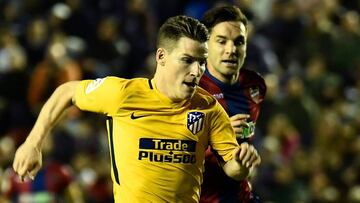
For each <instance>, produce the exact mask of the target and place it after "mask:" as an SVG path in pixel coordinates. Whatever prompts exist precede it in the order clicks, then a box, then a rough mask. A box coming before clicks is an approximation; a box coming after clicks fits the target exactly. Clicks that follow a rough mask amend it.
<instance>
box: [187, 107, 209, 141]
mask: <svg viewBox="0 0 360 203" xmlns="http://www.w3.org/2000/svg"><path fill="white" fill-rule="evenodd" d="M204 118H205V114H204V113H201V112H198V111H195V112H189V113H188V114H187V128H188V129H189V130H190V131H191V132H192V134H194V135H195V134H196V133H198V132H200V131H201V129H202V128H203V124H204Z"/></svg>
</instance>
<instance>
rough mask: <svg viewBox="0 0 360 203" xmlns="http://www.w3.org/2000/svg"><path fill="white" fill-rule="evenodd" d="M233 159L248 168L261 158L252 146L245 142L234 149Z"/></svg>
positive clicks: (257, 163) (258, 162)
mask: <svg viewBox="0 0 360 203" xmlns="http://www.w3.org/2000/svg"><path fill="white" fill-rule="evenodd" d="M234 157H235V160H236V161H237V162H238V163H239V164H240V165H242V166H245V167H246V168H247V169H248V170H250V171H251V169H252V168H253V167H255V166H257V165H259V164H260V162H261V158H260V156H259V154H258V152H257V150H256V149H255V148H254V146H252V145H250V144H248V143H247V142H244V143H241V144H240V147H239V148H238V149H237V150H235V151H234Z"/></svg>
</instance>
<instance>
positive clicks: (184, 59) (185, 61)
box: [181, 57, 194, 64]
mask: <svg viewBox="0 0 360 203" xmlns="http://www.w3.org/2000/svg"><path fill="white" fill-rule="evenodd" d="M181 61H182V62H184V63H186V64H191V63H192V62H193V61H194V60H193V59H191V58H189V57H184V58H182V59H181Z"/></svg>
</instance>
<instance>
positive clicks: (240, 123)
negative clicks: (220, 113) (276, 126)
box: [230, 114, 252, 138]
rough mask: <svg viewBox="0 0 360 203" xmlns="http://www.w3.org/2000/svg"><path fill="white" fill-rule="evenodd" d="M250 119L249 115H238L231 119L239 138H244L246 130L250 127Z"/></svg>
mask: <svg viewBox="0 0 360 203" xmlns="http://www.w3.org/2000/svg"><path fill="white" fill-rule="evenodd" d="M248 118H250V115H249V114H236V115H234V116H231V117H230V122H231V126H232V127H233V129H234V131H235V134H236V137H237V138H244V135H243V134H244V129H245V128H248V127H249V125H248V123H247V122H246V120H247V119H248ZM247 136H248V135H246V137H247ZM249 136H252V135H249Z"/></svg>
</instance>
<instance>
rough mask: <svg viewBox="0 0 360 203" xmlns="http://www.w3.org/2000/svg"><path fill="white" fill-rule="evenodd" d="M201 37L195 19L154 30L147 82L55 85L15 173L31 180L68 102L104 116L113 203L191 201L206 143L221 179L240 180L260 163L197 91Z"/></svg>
mask: <svg viewBox="0 0 360 203" xmlns="http://www.w3.org/2000/svg"><path fill="white" fill-rule="evenodd" d="M207 39H208V32H207V29H206V28H205V27H204V25H203V24H201V23H200V22H199V21H197V20H195V19H193V18H190V17H186V16H176V17H172V18H169V19H168V20H167V21H166V22H165V23H164V24H163V25H162V27H161V28H160V30H159V34H158V42H157V51H156V61H157V67H156V72H155V75H154V78H153V79H151V80H148V79H145V78H136V79H130V80H129V79H122V78H117V77H106V78H102V79H97V80H94V81H91V80H84V81H76V82H68V83H65V84H63V85H61V86H60V87H58V88H57V89H56V90H55V92H54V93H53V94H52V96H51V97H50V98H49V100H48V101H47V102H46V103H45V105H44V107H43V109H42V110H41V112H40V115H39V117H38V119H37V121H36V123H35V125H34V127H33V129H32V131H31V132H30V134H29V136H28V138H27V139H26V141H25V142H24V143H23V144H22V145H21V146H20V147H19V149H18V150H17V152H16V154H15V159H14V163H13V168H14V170H15V171H16V173H17V174H18V175H19V176H20V178H21V179H22V180H24V178H26V177H30V178H32V179H33V178H34V177H35V175H36V173H37V171H38V170H39V168H40V167H41V162H42V156H41V145H42V143H43V140H44V138H45V136H46V135H47V134H48V132H49V131H50V130H51V128H52V127H53V126H54V125H55V122H56V120H57V119H58V118H59V117H60V115H61V113H62V112H63V111H64V110H65V109H66V108H67V107H69V106H70V105H71V104H72V105H75V106H77V107H78V108H80V109H81V110H84V111H91V112H97V113H101V114H105V115H107V117H108V119H107V128H108V137H109V147H110V159H111V165H112V172H111V173H112V179H113V183H114V184H113V188H114V197H115V202H131V203H132V202H186V203H191V202H198V201H199V195H200V184H201V183H202V173H203V164H204V156H205V150H206V149H207V147H208V145H211V146H212V148H213V149H214V150H215V152H216V154H217V156H219V160H220V162H221V163H220V164H221V165H222V167H223V169H224V171H225V173H226V174H227V175H229V176H230V177H232V178H234V179H237V180H241V179H244V178H246V177H247V176H248V175H249V173H250V172H251V171H252V169H253V167H255V166H256V165H258V164H259V163H260V158H259V156H258V153H257V151H256V150H255V148H254V147H253V146H251V145H249V144H242V145H240V146H239V145H238V144H237V142H236V138H235V133H234V131H233V129H232V127H231V124H230V121H229V118H228V116H227V115H226V113H225V111H224V110H223V109H222V107H221V106H220V105H219V103H217V101H216V99H215V98H213V97H212V96H210V95H209V94H208V93H207V92H206V91H204V90H203V89H201V88H200V87H198V86H197V85H198V82H199V80H200V77H201V75H202V74H203V73H204V70H205V61H206V57H207V45H206V41H207Z"/></svg>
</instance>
